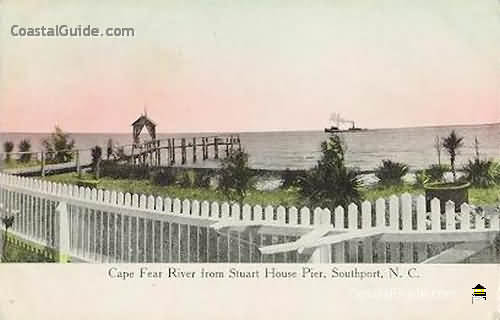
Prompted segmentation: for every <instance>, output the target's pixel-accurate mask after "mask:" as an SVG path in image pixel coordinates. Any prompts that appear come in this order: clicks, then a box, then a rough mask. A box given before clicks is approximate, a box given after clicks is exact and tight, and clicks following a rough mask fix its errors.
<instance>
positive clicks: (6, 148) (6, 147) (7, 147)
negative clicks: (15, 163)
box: [3, 141, 14, 162]
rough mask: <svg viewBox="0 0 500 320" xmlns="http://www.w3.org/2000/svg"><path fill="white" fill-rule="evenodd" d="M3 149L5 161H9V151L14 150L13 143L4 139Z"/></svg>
mask: <svg viewBox="0 0 500 320" xmlns="http://www.w3.org/2000/svg"><path fill="white" fill-rule="evenodd" d="M3 150H4V151H5V162H9V161H10V153H11V152H12V150H14V143H13V142H12V141H6V142H4V144H3Z"/></svg>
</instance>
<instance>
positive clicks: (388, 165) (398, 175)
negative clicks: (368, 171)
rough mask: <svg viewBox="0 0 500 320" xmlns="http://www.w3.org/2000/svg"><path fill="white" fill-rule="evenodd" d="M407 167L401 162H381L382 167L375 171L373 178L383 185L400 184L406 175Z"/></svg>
mask: <svg viewBox="0 0 500 320" xmlns="http://www.w3.org/2000/svg"><path fill="white" fill-rule="evenodd" d="M408 170H409V169H408V166H407V165H406V164H404V163H401V162H395V161H392V160H382V165H381V166H379V167H378V168H377V169H375V176H376V177H377V178H378V179H379V183H380V184H383V185H390V184H396V185H397V184H402V183H403V179H402V178H403V177H404V176H405V175H406V174H407V173H408Z"/></svg>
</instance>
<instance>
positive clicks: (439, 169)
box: [425, 164, 450, 182]
mask: <svg viewBox="0 0 500 320" xmlns="http://www.w3.org/2000/svg"><path fill="white" fill-rule="evenodd" d="M449 170H450V167H449V166H447V165H439V164H433V165H431V166H430V167H429V168H427V169H426V170H425V173H426V175H427V176H428V177H429V179H430V181H429V182H438V181H441V180H443V177H444V174H445V173H446V172H447V171H449Z"/></svg>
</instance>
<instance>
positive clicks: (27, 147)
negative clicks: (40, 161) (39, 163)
mask: <svg viewBox="0 0 500 320" xmlns="http://www.w3.org/2000/svg"><path fill="white" fill-rule="evenodd" d="M19 151H20V152H30V151H31V142H30V141H29V140H28V139H23V140H21V142H19ZM31 155H32V154H31V153H23V154H21V156H20V157H19V161H20V162H23V163H27V162H30V161H31Z"/></svg>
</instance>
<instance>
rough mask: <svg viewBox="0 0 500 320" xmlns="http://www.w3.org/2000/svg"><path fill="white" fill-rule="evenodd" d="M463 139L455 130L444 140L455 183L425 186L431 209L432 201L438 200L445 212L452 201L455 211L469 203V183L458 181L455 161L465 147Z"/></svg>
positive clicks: (443, 143) (428, 205) (437, 183)
mask: <svg viewBox="0 0 500 320" xmlns="http://www.w3.org/2000/svg"><path fill="white" fill-rule="evenodd" d="M463 139H464V138H463V137H459V136H458V135H457V134H456V132H455V130H452V131H451V133H450V135H449V136H447V137H446V138H444V139H443V142H442V145H443V148H444V149H445V150H446V152H447V153H448V155H449V156H450V168H451V173H452V174H453V182H442V181H440V182H436V183H431V184H427V185H425V186H424V189H425V199H426V202H427V207H428V208H429V207H430V201H431V200H432V199H434V198H438V199H439V200H440V202H441V211H442V212H444V210H445V206H446V202H447V201H449V200H451V201H453V202H454V203H455V209H456V210H459V208H460V206H461V205H462V203H464V202H468V201H469V186H470V184H469V183H467V182H462V181H457V172H456V167H455V160H456V156H457V151H458V150H459V149H460V148H461V147H462V146H463Z"/></svg>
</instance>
